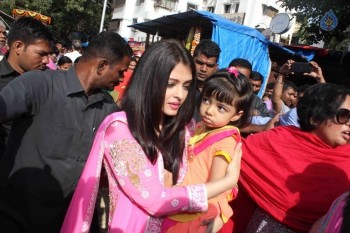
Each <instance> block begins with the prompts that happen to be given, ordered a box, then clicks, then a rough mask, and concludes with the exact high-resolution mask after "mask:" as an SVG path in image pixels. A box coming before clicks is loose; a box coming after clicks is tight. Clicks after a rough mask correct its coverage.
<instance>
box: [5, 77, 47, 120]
mask: <svg viewBox="0 0 350 233" xmlns="http://www.w3.org/2000/svg"><path fill="white" fill-rule="evenodd" d="M40 72H43V71H34V72H27V73H25V74H23V75H21V76H19V77H17V78H16V79H14V80H13V81H11V82H10V83H9V84H8V85H7V86H6V87H4V88H3V89H2V90H1V92H0V123H3V122H6V121H11V120H13V119H16V118H18V117H20V116H21V115H32V114H34V113H35V112H36V111H37V109H39V106H40V103H42V102H43V101H45V99H46V96H47V93H48V88H47V85H45V83H46V80H47V79H45V78H43V77H42V76H41V75H40Z"/></svg>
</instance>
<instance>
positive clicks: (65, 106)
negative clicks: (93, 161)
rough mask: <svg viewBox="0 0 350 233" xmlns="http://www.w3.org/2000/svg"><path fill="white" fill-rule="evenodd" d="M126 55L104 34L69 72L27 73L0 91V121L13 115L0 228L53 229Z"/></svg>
mask: <svg viewBox="0 0 350 233" xmlns="http://www.w3.org/2000/svg"><path fill="white" fill-rule="evenodd" d="M131 55H132V50H131V48H130V46H129V45H128V44H127V42H126V41H125V40H124V39H123V38H122V37H120V36H119V35H118V34H116V33H113V32H102V33H100V34H99V35H97V36H96V37H95V38H94V39H93V40H92V41H91V42H90V44H89V46H88V47H87V49H86V51H85V52H84V54H83V55H82V57H81V58H80V60H79V62H78V63H77V64H76V65H75V66H73V67H72V68H71V69H70V70H68V71H52V70H46V71H41V72H40V71H30V72H26V73H25V74H23V75H22V76H20V77H18V78H16V79H15V80H14V81H12V82H11V83H9V84H8V85H7V86H6V87H5V88H3V90H2V91H1V92H0V122H4V121H7V120H14V123H13V127H12V130H11V133H10V137H9V140H8V145H7V147H6V149H5V153H4V157H3V160H2V162H1V163H0V226H1V229H6V230H7V232H59V230H60V227H61V225H62V223H63V219H64V216H65V213H66V211H67V208H68V205H69V202H70V199H71V196H72V194H73V192H74V190H75V187H76V184H77V181H78V179H79V177H80V175H81V172H82V169H83V167H84V165H85V162H86V160H87V156H88V154H89V151H90V148H91V145H92V140H93V137H94V133H95V131H96V130H97V128H98V126H99V124H100V123H101V122H102V120H103V119H104V117H105V116H106V115H108V114H110V113H112V112H114V111H116V110H117V106H116V104H115V103H114V101H113V99H112V97H111V96H110V95H109V94H108V93H106V92H104V91H103V90H102V89H108V90H113V88H114V86H115V85H118V83H119V77H120V76H122V75H123V73H124V71H125V70H127V68H128V65H129V62H130V58H131ZM83 201H89V200H83ZM77 211H78V210H77Z"/></svg>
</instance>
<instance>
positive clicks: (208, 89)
mask: <svg viewBox="0 0 350 233" xmlns="http://www.w3.org/2000/svg"><path fill="white" fill-rule="evenodd" d="M251 105H252V89H251V85H250V83H249V81H248V80H247V78H245V77H244V76H243V75H242V74H240V73H238V71H237V70H236V69H235V68H234V67H230V68H228V69H223V70H220V71H218V72H217V73H215V74H214V75H212V76H211V77H210V78H209V79H208V80H207V81H206V83H205V85H204V88H203V92H202V102H201V105H200V110H199V112H200V115H201V117H202V121H201V122H199V123H198V124H197V126H196V131H195V135H194V136H193V137H192V138H191V139H190V142H189V148H188V153H189V154H188V168H187V171H186V176H185V178H184V181H183V183H182V184H181V185H186V184H197V183H203V182H207V181H212V180H216V179H219V178H220V177H223V176H224V175H225V171H226V167H227V165H228V163H229V162H230V161H231V158H232V156H233V155H234V148H235V146H236V144H237V143H239V142H240V140H241V137H240V133H239V129H238V128H240V127H244V126H246V125H247V124H248V123H249V121H250V113H251ZM237 192H238V189H237V187H236V188H234V189H233V190H227V191H226V192H225V193H222V194H220V195H219V196H216V197H215V198H212V199H210V200H209V208H208V211H207V212H205V213H198V214H193V213H192V214H187V213H183V214H176V215H171V216H168V218H166V219H165V220H164V222H163V225H162V231H163V232H169V233H172V232H174V233H179V232H181V233H184V232H218V231H219V230H220V229H221V228H222V226H223V224H225V223H226V222H227V221H228V220H229V219H230V217H231V216H232V214H233V211H232V209H231V207H230V206H229V204H228V202H229V201H232V200H233V199H234V198H235V197H236V195H237Z"/></svg>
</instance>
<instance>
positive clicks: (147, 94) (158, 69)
mask: <svg viewBox="0 0 350 233" xmlns="http://www.w3.org/2000/svg"><path fill="white" fill-rule="evenodd" d="M179 63H182V64H184V65H186V66H188V67H189V68H190V69H191V71H192V83H191V86H190V88H189V91H188V96H187V98H186V100H185V102H184V103H183V104H182V106H181V107H180V109H179V111H178V113H177V115H176V116H173V117H166V116H164V113H163V103H164V99H165V93H166V89H167V86H168V80H169V76H170V73H171V71H172V70H173V69H174V67H175V66H176V65H177V64H179ZM194 104H195V66H194V62H193V59H192V57H191V55H190V54H189V52H188V51H187V50H186V48H185V47H184V46H183V45H182V44H181V43H180V42H178V41H176V40H162V41H159V42H156V43H154V44H152V45H151V46H150V47H149V48H148V49H147V50H146V51H145V52H144V54H143V55H142V56H141V58H140V60H139V62H138V64H137V66H136V68H135V70H134V72H133V75H132V78H131V81H130V83H129V85H128V87H127V90H126V94H125V96H124V98H123V100H122V104H121V107H122V110H124V111H125V112H126V116H127V120H128V124H129V129H130V131H131V133H132V135H133V136H134V138H135V139H136V140H137V142H138V143H139V144H140V145H141V147H142V149H143V151H144V152H145V154H146V155H147V157H148V159H149V160H150V161H151V162H152V163H153V164H154V163H155V162H156V161H157V152H158V151H160V152H161V153H162V155H163V159H164V166H165V169H167V170H169V171H170V172H172V173H173V183H174V184H175V183H176V181H177V178H178V172H179V168H180V163H181V161H182V157H183V152H184V149H185V126H186V125H187V124H188V123H189V122H190V121H191V118H192V115H193V111H194V108H195V106H194ZM161 124H162V128H161V129H160V127H159V126H160V125H161Z"/></svg>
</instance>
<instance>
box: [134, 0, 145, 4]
mask: <svg viewBox="0 0 350 233" xmlns="http://www.w3.org/2000/svg"><path fill="white" fill-rule="evenodd" d="M144 2H145V0H136V5H140V4H141V3H144Z"/></svg>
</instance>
